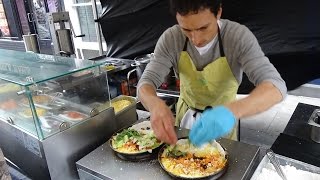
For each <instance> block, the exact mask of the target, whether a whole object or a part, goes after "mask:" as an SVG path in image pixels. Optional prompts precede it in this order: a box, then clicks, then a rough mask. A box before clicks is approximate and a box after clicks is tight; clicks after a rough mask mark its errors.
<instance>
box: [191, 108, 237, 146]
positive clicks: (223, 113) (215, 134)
mask: <svg viewBox="0 0 320 180" xmlns="http://www.w3.org/2000/svg"><path fill="white" fill-rule="evenodd" d="M235 123H236V118H235V116H234V115H233V113H232V112H231V111H230V110H229V109H228V108H226V107H225V106H216V107H213V108H210V109H207V110H205V111H204V112H203V113H202V115H201V117H200V118H199V119H198V120H197V121H196V122H195V123H194V125H193V126H192V128H191V131H190V134H189V139H190V140H191V143H192V144H194V145H196V146H200V145H202V144H204V143H206V142H209V141H211V140H213V139H217V138H219V137H222V136H225V135H227V134H228V133H229V132H231V130H232V128H233V127H234V125H235Z"/></svg>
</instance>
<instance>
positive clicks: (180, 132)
mask: <svg viewBox="0 0 320 180" xmlns="http://www.w3.org/2000/svg"><path fill="white" fill-rule="evenodd" d="M176 132H177V136H178V139H185V138H186V137H188V135H189V130H188V129H183V128H178V127H176ZM217 143H218V142H217ZM220 145H221V144H220ZM166 147H167V146H163V147H162V148H161V149H160V150H159V153H158V161H159V163H160V166H161V168H162V169H163V170H164V171H166V172H167V173H168V174H169V175H170V176H172V177H174V178H178V179H186V180H190V179H210V180H213V179H218V178H220V177H221V176H222V175H223V174H224V173H225V172H226V171H227V169H228V162H229V160H228V158H229V156H228V152H227V151H226V149H225V148H224V147H223V146H222V145H221V147H222V148H223V149H224V151H225V153H226V155H225V158H226V160H227V162H226V165H225V166H224V167H223V168H222V169H221V170H220V171H218V172H215V173H213V174H210V175H207V176H203V177H196V178H189V177H182V176H177V175H175V174H172V173H171V172H169V171H167V169H166V168H164V166H163V164H162V161H161V155H162V153H163V151H164V150H165V148H166Z"/></svg>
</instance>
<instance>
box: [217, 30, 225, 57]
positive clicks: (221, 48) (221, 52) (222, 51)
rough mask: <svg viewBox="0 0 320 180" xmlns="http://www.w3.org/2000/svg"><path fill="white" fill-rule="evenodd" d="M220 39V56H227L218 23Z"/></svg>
mask: <svg viewBox="0 0 320 180" xmlns="http://www.w3.org/2000/svg"><path fill="white" fill-rule="evenodd" d="M218 40H219V48H220V56H221V57H225V54H224V50H223V45H222V38H221V34H220V28H219V25H218Z"/></svg>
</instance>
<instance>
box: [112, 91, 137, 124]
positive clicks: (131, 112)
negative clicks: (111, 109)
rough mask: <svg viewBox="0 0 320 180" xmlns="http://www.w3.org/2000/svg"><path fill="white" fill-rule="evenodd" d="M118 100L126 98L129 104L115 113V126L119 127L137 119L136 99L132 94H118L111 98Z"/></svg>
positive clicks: (113, 100)
mask: <svg viewBox="0 0 320 180" xmlns="http://www.w3.org/2000/svg"><path fill="white" fill-rule="evenodd" d="M118 100H128V101H130V102H131V104H130V105H129V106H127V107H125V108H123V109H122V110H120V111H118V112H117V113H115V114H116V120H117V128H118V129H121V128H123V127H126V126H128V125H130V124H133V123H135V122H136V121H137V111H136V109H137V100H136V98H135V97H132V96H125V95H120V96H117V97H115V98H113V99H112V100H111V102H115V101H118Z"/></svg>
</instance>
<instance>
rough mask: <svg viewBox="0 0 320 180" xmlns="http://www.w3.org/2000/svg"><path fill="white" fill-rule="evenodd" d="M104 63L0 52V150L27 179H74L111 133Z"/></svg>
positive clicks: (112, 120)
mask: <svg viewBox="0 0 320 180" xmlns="http://www.w3.org/2000/svg"><path fill="white" fill-rule="evenodd" d="M104 64H105V62H104V61H89V60H80V59H74V58H68V57H60V56H51V55H44V54H35V53H25V52H17V51H10V50H0V147H1V148H2V150H3V151H4V154H5V156H6V157H7V158H8V159H9V160H10V161H11V162H13V163H14V164H15V165H17V166H18V167H19V168H21V169H22V170H23V171H24V172H26V173H27V174H28V175H29V176H30V177H31V178H32V179H75V178H77V177H78V175H77V171H76V168H75V162H76V161H77V160H78V159H80V158H81V157H83V156H84V155H86V154H87V153H89V152H90V151H92V150H93V149H94V148H96V147H97V146H99V145H100V144H102V143H103V142H105V141H106V139H107V138H108V137H109V136H111V135H112V133H113V132H115V131H116V130H117V128H118V127H117V122H116V116H115V113H114V110H113V108H110V107H111V100H110V93H109V86H108V78H107V69H106V68H104V66H103V65H104ZM101 104H103V105H104V106H100V105H101ZM98 106H99V108H98ZM101 107H104V108H102V109H101ZM31 162H32V163H31ZM39 167H40V168H39Z"/></svg>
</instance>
